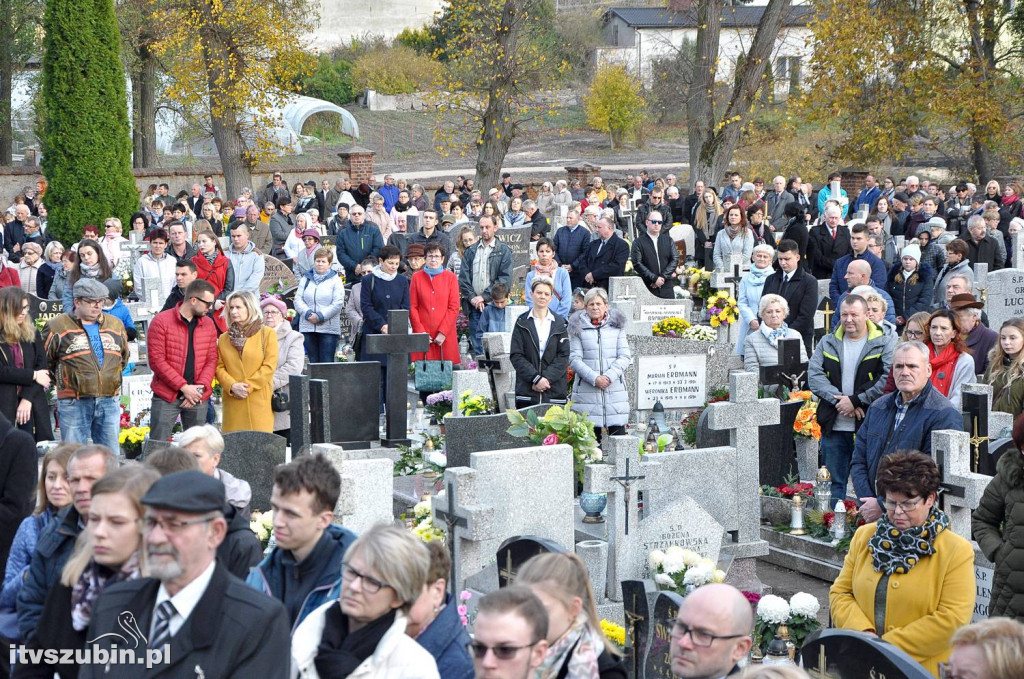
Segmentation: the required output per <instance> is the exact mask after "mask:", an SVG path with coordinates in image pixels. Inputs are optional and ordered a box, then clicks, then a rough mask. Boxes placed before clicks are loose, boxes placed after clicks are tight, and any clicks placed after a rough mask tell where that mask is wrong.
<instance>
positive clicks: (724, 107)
mask: <svg viewBox="0 0 1024 679" xmlns="http://www.w3.org/2000/svg"><path fill="white" fill-rule="evenodd" d="M693 4H694V7H695V8H696V14H697V40H696V55H695V58H694V64H693V74H692V76H691V79H690V95H689V99H688V100H687V106H686V112H687V118H688V124H687V133H688V137H689V142H690V176H691V177H698V178H703V179H704V180H705V181H708V182H718V181H719V180H720V179H721V178H722V177H723V176H724V175H725V171H726V169H727V168H728V167H729V163H731V162H732V156H733V153H734V152H735V151H736V146H737V145H738V144H739V141H740V137H741V135H742V132H743V128H744V127H745V126H746V125H747V123H748V122H749V121H750V119H751V117H752V115H753V113H754V107H755V104H756V103H757V101H758V92H759V90H760V88H761V86H762V84H763V81H764V76H765V69H766V68H767V67H768V66H769V64H770V59H771V55H772V50H773V48H774V47H775V41H776V39H777V38H778V37H779V30H780V29H781V27H782V21H783V19H784V18H785V17H786V15H787V13H788V12H789V8H790V0H769V1H768V4H767V5H766V6H765V8H764V12H763V13H762V15H761V20H760V22H759V23H758V25H757V31H756V32H755V33H754V37H753V39H752V41H751V42H750V46H749V48H748V49H747V50H746V52H745V53H744V54H743V55H742V57H741V58H740V59H738V61H737V65H736V72H735V75H734V78H733V84H732V87H731V90H730V92H729V94H728V98H727V99H725V100H724V101H720V100H719V97H718V96H717V93H716V88H715V76H716V75H717V73H718V71H719V68H720V63H719V60H720V56H719V47H720V42H721V36H722V13H723V11H732V9H733V6H732V4H731V3H728V2H727V1H726V0H695V1H694V3H693Z"/></svg>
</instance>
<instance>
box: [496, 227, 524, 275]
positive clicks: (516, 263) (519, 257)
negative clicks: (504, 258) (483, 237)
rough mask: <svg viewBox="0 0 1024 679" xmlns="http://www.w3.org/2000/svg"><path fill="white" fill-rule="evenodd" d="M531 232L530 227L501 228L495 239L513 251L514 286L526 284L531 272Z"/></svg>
mask: <svg viewBox="0 0 1024 679" xmlns="http://www.w3.org/2000/svg"><path fill="white" fill-rule="evenodd" d="M530 231H531V227H529V226H517V227H515V228H512V229H509V228H504V227H502V228H500V229H498V230H497V231H496V232H495V234H494V237H495V238H497V239H498V240H500V241H501V242H502V243H504V244H505V245H507V246H508V247H509V248H510V249H511V250H512V285H513V286H517V285H518V286H522V285H523V284H525V283H526V274H527V273H528V272H529V270H530Z"/></svg>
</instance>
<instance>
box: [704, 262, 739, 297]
mask: <svg viewBox="0 0 1024 679" xmlns="http://www.w3.org/2000/svg"><path fill="white" fill-rule="evenodd" d="M730 271H731V272H732V274H731V275H729V272H730ZM742 278H743V255H729V269H728V270H727V271H717V272H715V273H714V274H713V275H712V276H711V287H712V288H713V289H715V290H718V289H721V288H728V289H729V294H730V295H732V296H733V297H735V296H737V295H738V294H740V280H741V279H742Z"/></svg>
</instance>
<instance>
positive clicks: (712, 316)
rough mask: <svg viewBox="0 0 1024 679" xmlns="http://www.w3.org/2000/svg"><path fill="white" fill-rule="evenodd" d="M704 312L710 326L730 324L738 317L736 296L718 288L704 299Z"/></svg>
mask: <svg viewBox="0 0 1024 679" xmlns="http://www.w3.org/2000/svg"><path fill="white" fill-rule="evenodd" d="M705 313H706V314H707V317H708V320H709V321H710V322H711V327H712V328H717V327H719V326H721V325H732V324H733V323H735V322H736V321H737V320H739V317H740V310H739V306H738V305H737V303H736V298H735V297H733V296H732V295H730V294H729V292H728V291H727V290H719V291H718V292H716V293H714V294H713V295H711V297H709V298H707V300H706V301H705Z"/></svg>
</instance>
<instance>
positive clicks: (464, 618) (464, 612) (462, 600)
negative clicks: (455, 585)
mask: <svg viewBox="0 0 1024 679" xmlns="http://www.w3.org/2000/svg"><path fill="white" fill-rule="evenodd" d="M472 598H473V593H472V592H470V591H468V590H465V589H464V590H462V591H461V592H459V605H458V607H457V608H456V609H455V611H456V612H457V613H458V614H459V621H461V622H462V626H463V627H469V623H470V622H472V621H473V619H472V617H471V616H470V615H469V607H468V606H466V602H467V601H469V600H470V599H472Z"/></svg>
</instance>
